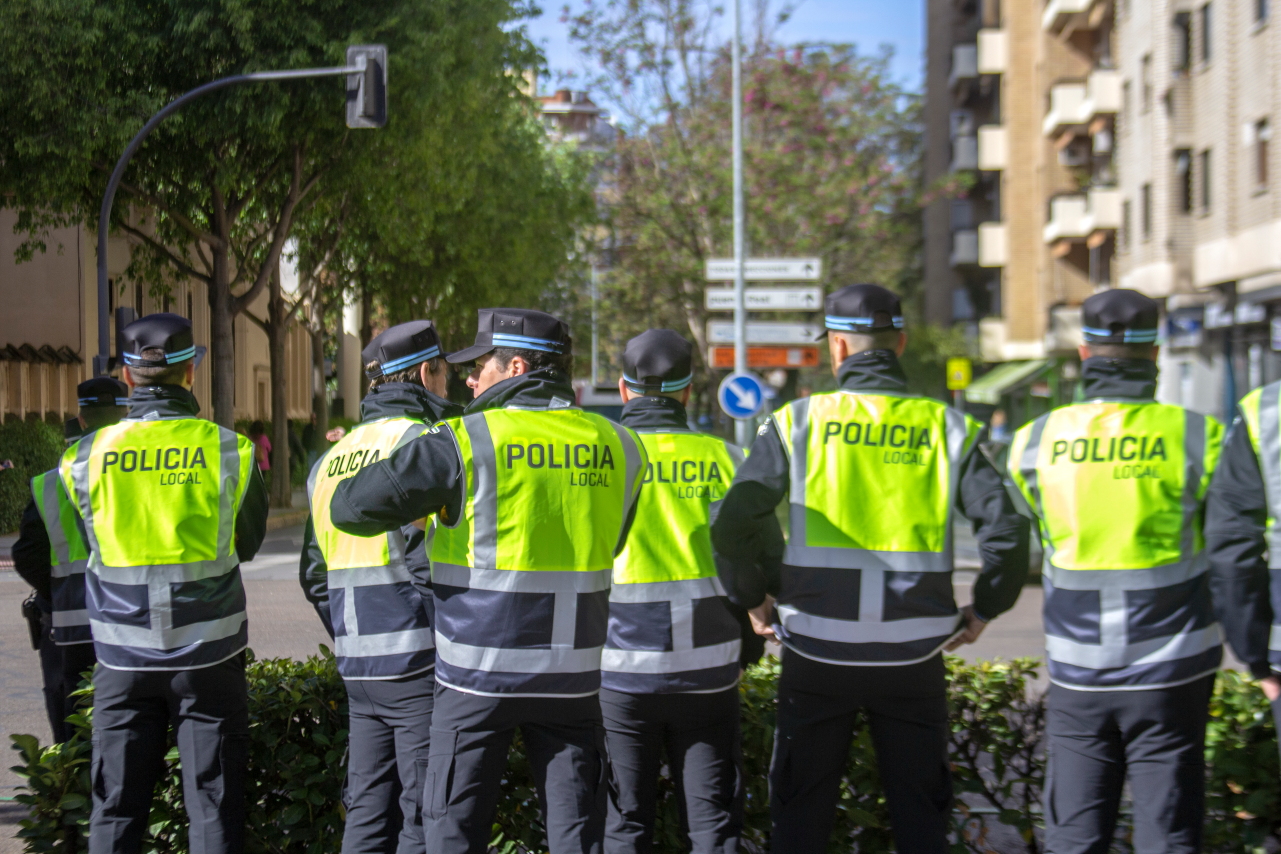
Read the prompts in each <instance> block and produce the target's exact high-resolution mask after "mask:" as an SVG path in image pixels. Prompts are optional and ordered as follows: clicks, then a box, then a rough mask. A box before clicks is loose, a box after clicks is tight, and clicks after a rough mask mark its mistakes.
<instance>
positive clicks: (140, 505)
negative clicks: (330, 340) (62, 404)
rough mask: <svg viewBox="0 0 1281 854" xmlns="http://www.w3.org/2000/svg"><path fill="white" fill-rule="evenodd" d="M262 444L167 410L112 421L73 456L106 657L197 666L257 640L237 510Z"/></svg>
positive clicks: (98, 640)
mask: <svg viewBox="0 0 1281 854" xmlns="http://www.w3.org/2000/svg"><path fill="white" fill-rule="evenodd" d="M253 451H254V446H253V444H252V443H251V442H250V441H249V439H247V438H246V437H244V436H241V435H239V434H237V433H234V432H232V431H231V430H227V429H225V428H222V427H219V426H218V425H217V424H214V423H213V422H211V421H205V420H202V419H198V418H160V419H148V420H136V419H125V420H124V421H121V422H120V423H119V424H115V425H112V426H110V427H103V428H102V429H100V430H97V431H96V432H94V433H91V434H89V435H88V436H85V437H84V438H83V439H81V440H80V441H79V442H78V443H77V444H76V445H75V446H73V447H72V448H70V449H68V451H67V452H66V454H64V455H63V458H62V463H61V466H60V475H61V478H62V481H63V484H64V486H65V487H66V488H67V491H68V492H69V493H70V494H71V495H72V496H73V497H74V500H75V503H76V506H77V509H78V510H79V512H80V517H81V519H83V521H84V531H85V536H86V539H87V540H88V545H89V564H88V572H87V574H86V578H85V581H86V586H87V596H86V602H87V606H88V611H89V624H90V627H91V628H92V630H93V639H94V646H95V648H96V652H97V655H98V661H99V662H101V663H102V664H104V665H106V666H108V667H112V668H116V669H120V670H187V669H192V668H197V667H207V666H210V665H213V664H217V663H218V662H220V661H225V660H226V659H228V658H230V657H231V656H233V655H236V654H237V653H239V652H240V651H241V650H243V649H244V648H245V646H246V645H247V644H248V629H247V624H246V616H245V591H244V586H243V585H242V583H241V580H240V571H239V559H238V558H237V556H236V550H235V518H236V512H237V511H238V510H239V509H240V504H241V501H242V500H243V499H244V495H245V491H246V489H247V488H248V484H249V477H250V473H251V466H252V465H253Z"/></svg>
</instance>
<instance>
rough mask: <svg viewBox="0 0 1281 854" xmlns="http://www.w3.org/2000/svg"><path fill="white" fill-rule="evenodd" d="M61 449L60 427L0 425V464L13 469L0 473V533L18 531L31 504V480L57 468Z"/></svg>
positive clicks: (17, 423) (25, 423) (27, 423)
mask: <svg viewBox="0 0 1281 854" xmlns="http://www.w3.org/2000/svg"><path fill="white" fill-rule="evenodd" d="M63 447H64V446H63V441H62V427H61V426H60V425H59V426H53V425H51V424H46V423H45V422H43V421H34V420H32V421H17V420H12V421H8V422H6V423H5V424H0V460H13V466H14V467H13V468H11V469H5V470H3V471H0V533H9V532H11V531H16V530H18V523H19V522H20V521H21V520H22V511H23V509H24V508H25V507H26V506H27V502H28V501H30V500H31V478H33V477H35V476H36V475H38V474H40V473H41V472H46V471H48V470H49V469H51V468H53V467H54V466H56V465H57V464H58V459H59V458H60V457H61V456H62V449H63Z"/></svg>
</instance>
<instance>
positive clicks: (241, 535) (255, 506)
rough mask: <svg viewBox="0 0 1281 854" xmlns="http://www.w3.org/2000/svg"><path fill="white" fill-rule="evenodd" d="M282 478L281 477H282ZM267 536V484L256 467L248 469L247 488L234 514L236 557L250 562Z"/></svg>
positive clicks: (241, 560)
mask: <svg viewBox="0 0 1281 854" xmlns="http://www.w3.org/2000/svg"><path fill="white" fill-rule="evenodd" d="M282 476H283V475H282ZM266 536H267V484H266V483H264V482H263V479H262V472H260V471H258V467H257V466H250V467H249V488H248V489H246V490H245V497H244V500H243V501H241V502H240V510H239V512H237V513H236V556H237V557H238V558H240V562H241V563H245V562H247V561H251V560H253V559H254V555H256V554H258V549H260V548H261V547H262V541H263V538H264V537H266Z"/></svg>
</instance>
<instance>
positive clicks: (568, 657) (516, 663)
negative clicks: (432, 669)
mask: <svg viewBox="0 0 1281 854" xmlns="http://www.w3.org/2000/svg"><path fill="white" fill-rule="evenodd" d="M557 616H559V614H558V615H557ZM552 634H553V636H554V635H555V634H556V632H555V629H553V630H552ZM600 653H601V648H600V647H598V646H594V647H589V648H587V649H573V648H572V647H554V648H552V649H499V648H497V647H487V646H471V645H469V644H463V643H455V642H454V641H451V640H449V638H447V637H445V636H444V635H443V634H441V635H438V636H437V637H436V657H437V658H438V659H439V660H440V661H443V662H445V663H446V664H449V665H451V666H453V667H464V668H467V669H468V670H481V671H484V672H487V673H493V672H499V673H589V672H591V671H593V670H599V669H600Z"/></svg>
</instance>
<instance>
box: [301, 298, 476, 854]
mask: <svg viewBox="0 0 1281 854" xmlns="http://www.w3.org/2000/svg"><path fill="white" fill-rule="evenodd" d="M361 355H362V358H363V360H364V363H365V376H366V377H367V378H368V379H369V381H370V382H369V393H368V394H366V395H365V397H364V399H363V400H362V401H361V402H360V415H361V423H360V424H359V425H358V426H357V427H355V428H354V429H353V430H352V431H351V432H350V433H348V434H347V435H346V436H345V437H344V438H343V439H342V441H340V442H338V444H336V445H334V446H333V447H332V448H330V449H329V451H328V452H327V453H326V454H325V455H324V456H322V457H321V458H320V460H319V461H318V462H317V463H316V465H315V467H314V468H313V469H312V471H311V476H310V477H309V478H308V479H307V495H308V500H309V502H310V505H311V515H310V516H309V517H308V518H307V525H306V528H305V529H304V531H303V549H302V564H301V567H300V573H301V581H302V585H303V591H304V592H305V594H306V596H307V600H308V601H309V602H311V603H312V605H314V606H315V608H316V613H317V614H318V615H319V616H320V621H321V622H322V623H323V624H324V626H325V630H326V631H327V632H329V636H330V637H331V638H333V639H334V653H335V656H336V658H337V659H338V673H339V675H341V676H342V678H343V684H344V685H345V686H346V688H347V706H348V715H349V720H350V723H349V725H348V754H347V756H348V758H347V786H346V792H345V795H344V798H343V802H344V804H345V806H346V808H347V819H346V827H345V829H344V831H343V841H342V851H343V854H384V852H392V851H395V852H396V854H422V853H423V852H425V851H426V846H425V843H424V842H423V827H422V802H423V795H424V792H423V779H422V778H423V776H424V774H423V772H424V771H425V769H426V766H427V758H428V745H429V743H430V740H431V718H432V703H433V698H434V695H435V689H436V680H435V675H434V673H433V669H434V667H435V664H436V654H435V644H434V643H433V641H432V621H431V565H430V563H429V562H428V560H427V554H426V551H425V545H426V542H427V534H426V532H425V531H424V530H423V529H422V528H418V527H415V526H414V525H412V524H410V525H405V526H403V527H401V528H397V529H395V530H392V531H388V532H387V533H386V534H383V535H381V536H375V537H354V536H352V535H350V534H344V533H342V532H341V531H339V530H337V529H336V528H335V527H334V525H333V522H332V520H331V519H330V516H329V500H330V498H331V497H332V495H333V493H334V489H335V488H336V487H337V485H338V484H339V483H341V482H342V481H343V480H345V479H346V478H349V477H351V476H352V475H354V474H355V473H356V472H358V471H360V470H361V468H363V467H364V466H367V465H371V464H373V463H374V462H376V461H377V460H380V459H386V458H387V457H389V456H391V455H392V454H394V453H395V452H396V450H397V449H398V448H401V447H403V446H404V445H406V444H408V443H409V442H410V441H412V440H413V439H415V438H417V437H418V436H420V435H422V433H423V431H424V430H426V429H427V427H428V426H430V425H432V424H435V423H436V422H438V421H440V420H441V419H444V418H454V417H456V416H458V415H461V414H462V407H461V406H457V405H455V404H452V403H450V402H449V401H448V400H445V399H444V397H443V395H444V392H445V388H446V385H447V384H448V377H449V368H448V366H447V365H446V364H445V359H444V354H443V353H442V352H441V349H440V338H439V337H438V336H437V334H436V328H435V327H434V326H433V325H432V323H431V321H430V320H415V321H411V322H409V323H402V324H400V325H398V326H393V327H391V328H390V329H388V330H386V331H385V332H383V333H382V334H380V335H378V336H377V337H375V338H374V339H373V340H372V341H370V342H369V346H368V347H366V348H365V349H364V351H363V352H362V354H361Z"/></svg>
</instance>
